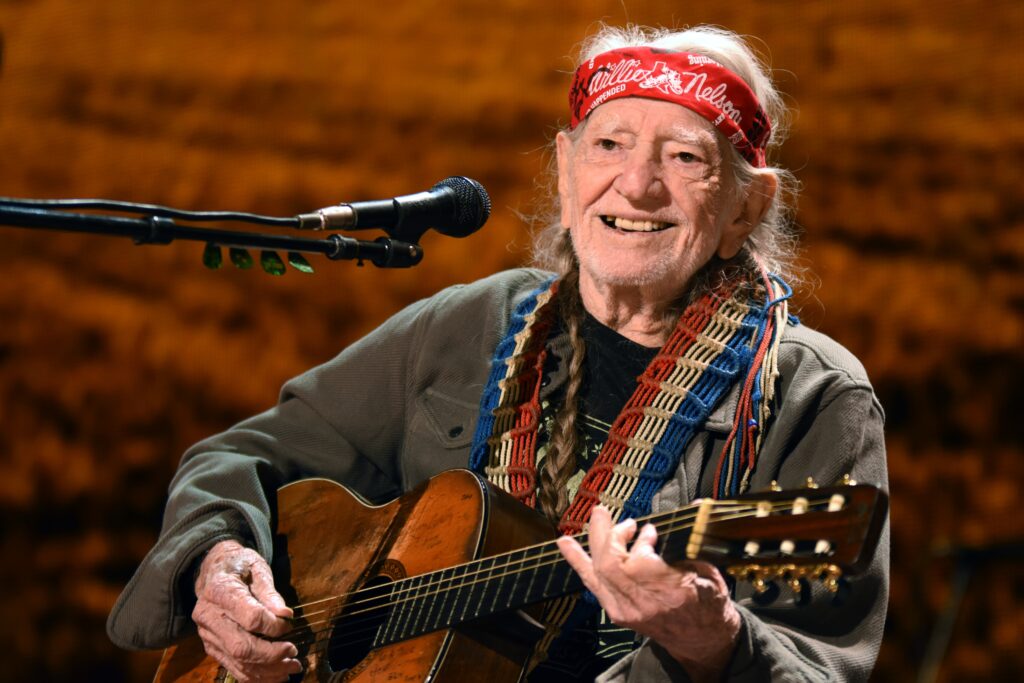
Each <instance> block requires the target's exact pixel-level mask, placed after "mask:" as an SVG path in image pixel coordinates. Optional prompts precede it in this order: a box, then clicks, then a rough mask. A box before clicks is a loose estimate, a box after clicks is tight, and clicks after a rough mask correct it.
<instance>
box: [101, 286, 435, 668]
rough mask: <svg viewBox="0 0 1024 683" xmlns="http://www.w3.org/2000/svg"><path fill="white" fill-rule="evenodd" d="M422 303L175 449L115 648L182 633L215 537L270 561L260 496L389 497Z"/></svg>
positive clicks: (112, 622) (114, 614)
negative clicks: (157, 523)
mask: <svg viewBox="0 0 1024 683" xmlns="http://www.w3.org/2000/svg"><path fill="white" fill-rule="evenodd" d="M429 303H430V300H426V301H421V302H419V303H417V304H413V305H412V306H410V307H409V308H407V309H405V310H404V311H402V312H400V313H399V314H397V315H396V316H394V317H393V318H391V319H390V320H389V321H387V322H386V323H385V324H384V325H382V326H381V327H380V328H378V329H377V330H376V331H374V332H373V333H371V334H370V335H368V336H367V337H365V338H363V339H361V340H360V341H358V342H356V343H355V344H353V345H352V346H350V347H348V348H347V349H345V351H343V352H342V353H341V354H339V355H338V356H337V357H336V358H334V359H333V360H331V361H329V362H327V363H326V364H324V365H321V366H320V367H318V368H315V369H313V370H310V371H309V372H307V373H305V374H303V375H301V376H299V377H297V378H295V379H293V380H291V381H290V382H288V383H287V384H286V385H285V386H284V387H283V389H282V391H281V395H280V400H279V402H278V404H277V405H276V406H274V407H273V408H271V409H270V410H268V411H266V412H264V413H262V414H260V415H257V416H255V417H253V418H250V419H248V420H246V421H244V422H242V423H240V424H238V425H236V426H235V427H233V428H231V429H230V430H228V431H226V432H224V433H222V434H219V435H216V436H213V437H211V438H209V439H206V440H204V441H202V442H200V443H198V444H196V445H195V446H193V447H192V448H190V449H189V450H188V451H187V452H186V453H185V455H184V456H183V458H182V461H181V464H180V466H179V469H178V472H177V474H176V475H175V477H174V479H173V481H172V482H171V485H170V490H169V497H168V502H167V506H166V509H165V513H164V523H163V528H162V530H161V532H160V536H159V539H158V540H157V543H156V545H155V546H154V547H153V549H152V550H151V551H150V552H149V554H148V555H147V556H146V557H145V559H144V560H143V561H142V563H141V565H140V566H139V568H138V569H137V570H136V573H135V575H134V577H133V578H132V579H131V581H130V582H129V584H128V585H127V586H126V588H125V589H124V591H123V592H122V594H121V596H120V598H119V599H118V601H117V603H116V604H115V605H114V608H113V610H112V611H111V614H110V616H109V618H108V620H107V632H108V634H109V636H110V638H111V640H112V641H113V642H114V643H115V644H117V645H119V646H121V647H126V648H132V649H135V648H160V647H165V646H167V645H169V644H170V643H171V642H172V641H174V640H176V639H177V638H179V637H181V636H182V635H183V634H185V633H186V632H187V631H188V630H189V629H191V628H192V626H191V620H190V613H191V610H192V607H193V605H194V601H195V597H194V595H193V592H192V587H191V585H190V584H191V581H192V579H193V576H192V575H193V569H194V564H195V563H196V561H197V558H199V557H201V556H202V554H203V553H204V552H205V551H206V550H208V549H209V548H210V547H211V546H212V545H213V544H214V543H216V542H217V541H219V540H223V539H225V538H235V539H238V540H241V541H242V542H244V543H246V544H247V545H249V546H251V547H253V548H255V549H256V550H257V551H258V552H259V553H260V554H261V555H263V556H264V557H265V558H267V560H268V561H269V560H271V559H272V556H271V555H272V552H273V544H272V530H271V522H270V519H271V511H272V510H271V506H272V500H271V498H272V496H273V495H274V492H275V491H276V489H277V488H279V487H280V486H282V485H284V484H285V483H288V482H290V481H295V480H297V479H300V478H303V477H308V476H320V477H328V478H331V479H334V480H335V481H338V482H340V483H342V484H345V485H346V486H349V487H350V488H352V489H353V490H355V491H357V492H359V493H360V494H362V495H363V496H364V497H366V498H368V499H370V500H385V499H388V498H393V497H395V496H396V495H397V494H398V493H399V491H400V487H401V482H400V471H399V470H400V467H399V464H398V462H397V454H398V453H399V452H400V450H401V440H402V438H403V433H404V430H403V428H402V425H403V423H404V421H405V415H404V412H405V406H406V394H407V391H406V383H407V382H408V381H409V378H408V377H409V376H408V373H407V372H406V368H407V366H408V365H409V363H410V358H411V356H412V354H414V353H415V349H416V346H417V344H416V337H417V334H418V329H417V328H418V327H419V325H420V323H421V318H423V317H424V316H423V312H424V310H427V309H429Z"/></svg>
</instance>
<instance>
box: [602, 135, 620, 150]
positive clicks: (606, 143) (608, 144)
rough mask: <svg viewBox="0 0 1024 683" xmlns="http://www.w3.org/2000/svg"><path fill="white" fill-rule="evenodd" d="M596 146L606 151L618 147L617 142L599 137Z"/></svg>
mask: <svg viewBox="0 0 1024 683" xmlns="http://www.w3.org/2000/svg"><path fill="white" fill-rule="evenodd" d="M597 144H598V146H599V147H600V148H601V149H603V150H605V151H606V152H611V151H612V150H614V149H617V148H618V146H619V145H618V143H617V142H615V140H609V139H608V138H601V139H600V140H598V141H597Z"/></svg>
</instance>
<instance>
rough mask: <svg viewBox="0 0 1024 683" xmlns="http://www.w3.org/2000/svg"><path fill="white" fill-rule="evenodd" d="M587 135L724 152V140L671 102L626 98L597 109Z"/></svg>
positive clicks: (707, 124)
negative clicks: (617, 137) (683, 145)
mask: <svg viewBox="0 0 1024 683" xmlns="http://www.w3.org/2000/svg"><path fill="white" fill-rule="evenodd" d="M584 125H585V132H584V135H590V136H592V135H613V134H618V135H629V136H635V137H643V138H652V139H656V140H662V141H675V142H680V143H687V144H693V145H698V146H700V147H702V148H705V149H707V150H709V151H711V150H717V151H720V150H721V146H722V145H723V144H727V143H726V141H725V139H724V138H723V137H722V136H721V134H719V133H718V131H717V130H715V127H714V126H713V125H712V124H711V122H710V121H708V120H707V119H705V118H704V117H703V116H701V115H700V114H698V113H696V112H694V111H692V110H690V109H687V108H686V107H682V106H680V105H678V104H673V103H671V102H663V101H660V100H653V99H648V98H644V97H624V98H622V99H618V100H613V101H611V102H606V103H605V104H602V105H601V106H600V107H597V108H596V109H595V110H594V111H593V112H592V113H591V114H590V116H589V117H588V118H587V120H586V121H585V122H584Z"/></svg>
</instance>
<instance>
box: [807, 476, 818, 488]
mask: <svg viewBox="0 0 1024 683" xmlns="http://www.w3.org/2000/svg"><path fill="white" fill-rule="evenodd" d="M804 486H806V487H807V488H809V489H816V488H818V484H817V483H815V481H814V477H807V482H806V483H805V484H804Z"/></svg>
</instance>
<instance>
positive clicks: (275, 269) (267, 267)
mask: <svg viewBox="0 0 1024 683" xmlns="http://www.w3.org/2000/svg"><path fill="white" fill-rule="evenodd" d="M260 266H261V267H262V268H263V272H265V273H267V274H268V275H284V270H285V268H284V261H282V260H281V257H280V256H278V255H277V252H276V251H269V250H266V251H263V252H261V253H260Z"/></svg>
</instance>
